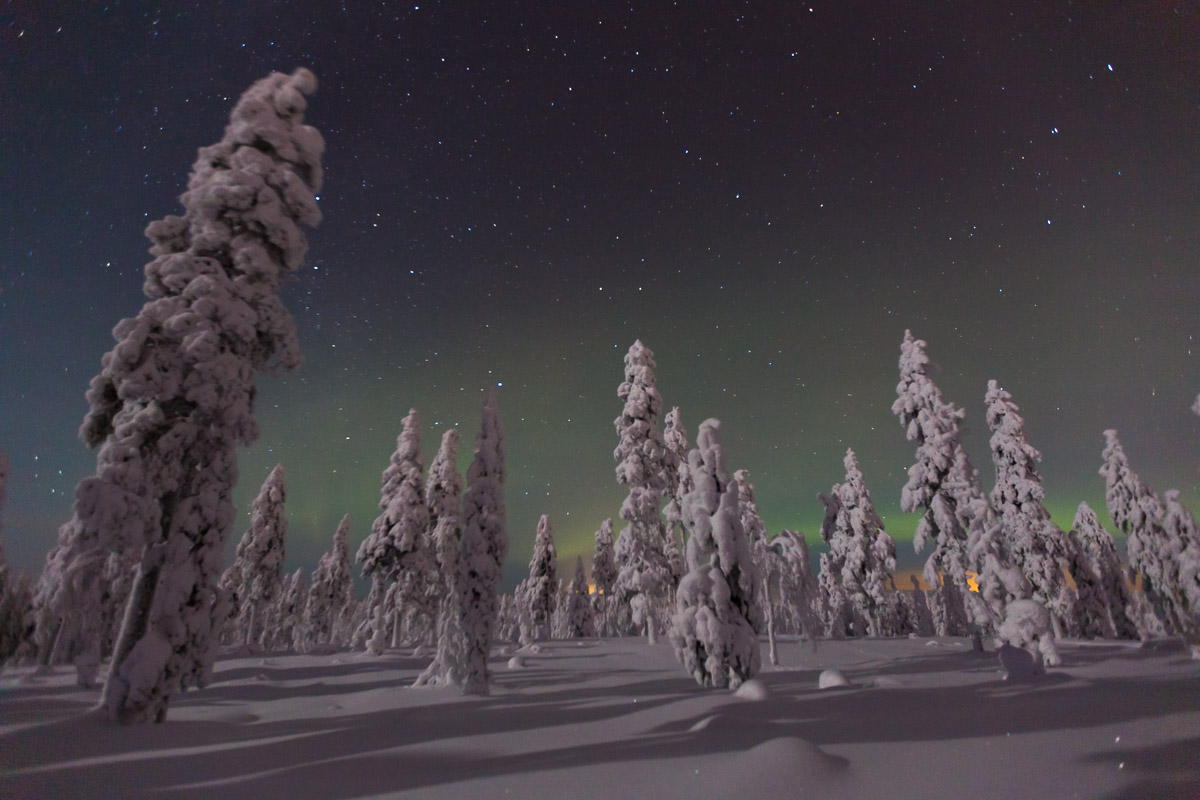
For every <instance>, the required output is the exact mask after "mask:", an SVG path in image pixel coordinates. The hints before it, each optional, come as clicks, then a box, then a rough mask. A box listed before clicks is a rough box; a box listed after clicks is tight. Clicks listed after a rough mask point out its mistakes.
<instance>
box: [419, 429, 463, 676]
mask: <svg viewBox="0 0 1200 800" xmlns="http://www.w3.org/2000/svg"><path fill="white" fill-rule="evenodd" d="M459 441H460V436H459V433H458V430H457V429H455V428H451V429H450V430H448V431H446V432H445V433H443V434H442V444H441V446H440V447H439V448H438V453H437V456H435V457H434V459H433V463H432V464H431V465H430V466H429V478H428V480H427V481H426V482H425V502H426V503H427V504H428V505H429V527H430V529H431V530H432V531H433V555H434V559H435V561H436V562H437V581H438V583H437V594H438V595H439V596H440V597H441V604H440V606H439V608H438V622H437V654H436V655H435V656H434V658H433V662H432V663H431V664H430V665H429V666H428V667H426V668H425V671H424V672H422V673H421V675H420V676H418V677H417V681H416V684H415V685H417V686H424V685H451V684H452V685H455V686H458V685H461V684H462V682H463V676H462V675H461V674H459V673H457V672H456V671H455V670H456V669H457V665H459V664H460V663H461V662H462V655H461V654H462V652H463V650H464V648H465V646H466V643H465V640H464V639H463V630H462V613H461V611H460V610H459V606H458V599H459V596H458V579H459V572H460V571H461V569H462V477H461V476H460V475H459V474H458V445H459Z"/></svg>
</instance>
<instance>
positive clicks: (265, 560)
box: [222, 464, 287, 646]
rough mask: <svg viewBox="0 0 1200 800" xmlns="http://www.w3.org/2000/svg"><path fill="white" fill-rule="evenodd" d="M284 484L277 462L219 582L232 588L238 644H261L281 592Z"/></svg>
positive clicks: (281, 466) (284, 538) (255, 501)
mask: <svg viewBox="0 0 1200 800" xmlns="http://www.w3.org/2000/svg"><path fill="white" fill-rule="evenodd" d="M286 501H287V487H286V485H285V482H284V474H283V465H282V464H276V465H275V468H274V469H273V470H271V474H270V475H268V476H267V479H266V480H265V481H263V485H262V489H260V490H259V492H258V496H257V497H256V498H254V505H253V507H252V511H251V512H250V528H249V529H248V530H247V531H246V532H245V533H244V534H242V539H241V541H239V542H238V546H237V556H236V557H235V558H234V560H233V563H232V564H230V565H229V568H228V570H227V573H228V576H229V577H228V578H227V579H225V578H223V580H222V584H223V585H228V586H231V587H233V590H234V592H236V595H237V602H238V615H237V619H236V621H235V623H234V625H235V628H234V630H235V631H236V641H237V643H239V644H245V645H250V644H254V645H259V646H261V645H262V644H263V642H262V639H263V634H264V633H265V632H266V631H265V629H264V622H266V620H265V619H264V618H265V617H266V615H267V614H268V613H269V610H270V608H271V606H272V605H273V604H274V603H276V602H278V600H279V594H280V592H281V591H283V558H284V545H285V541H286V539H287V516H286V515H285V513H284V505H285V503H286Z"/></svg>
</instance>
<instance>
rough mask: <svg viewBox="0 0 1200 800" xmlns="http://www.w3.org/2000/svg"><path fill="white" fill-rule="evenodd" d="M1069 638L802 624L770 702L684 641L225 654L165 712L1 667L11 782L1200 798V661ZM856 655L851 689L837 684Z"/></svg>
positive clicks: (249, 793) (227, 788)
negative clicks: (484, 659)
mask: <svg viewBox="0 0 1200 800" xmlns="http://www.w3.org/2000/svg"><path fill="white" fill-rule="evenodd" d="M1177 642H1178V640H1175V641H1161V642H1153V643H1151V644H1152V645H1158V646H1146V647H1142V646H1139V645H1137V644H1136V643H1128V644H1125V643H1122V644H1118V643H1090V642H1088V643H1084V642H1072V641H1066V642H1062V643H1060V649H1061V652H1062V656H1063V665H1062V666H1061V667H1058V668H1051V669H1049V670H1048V671H1047V674H1046V675H1044V676H1038V677H1034V678H1030V679H1028V680H1025V681H1020V682H1007V681H1004V680H1002V679H1001V675H1000V663H999V659H998V658H997V656H996V654H995V653H986V654H983V655H980V654H976V653H973V652H971V647H970V644H969V642H968V641H967V640H965V639H958V638H938V639H867V640H862V639H847V640H843V641H830V642H823V643H821V645H820V648H819V650H818V651H817V652H816V653H814V652H813V651H812V649H811V646H810V645H809V644H808V643H802V642H797V641H795V640H794V639H790V638H787V639H785V640H784V641H783V642H782V644H781V647H780V661H781V664H782V666H781V667H779V668H776V669H771V668H769V667H767V668H765V669H764V671H763V672H760V673H759V675H758V676H757V681H758V682H761V684H762V692H761V693H762V694H763V695H764V696H765V697H767V698H768V699H767V700H766V702H747V699H744V698H742V697H738V696H736V695H735V694H734V693H732V692H728V691H719V690H712V689H701V688H699V687H697V686H696V683H695V681H693V680H692V679H691V677H689V676H688V675H686V674H685V673H684V672H683V670H682V669H681V668H680V666H679V665H678V664H677V663H676V661H675V658H674V654H673V652H672V649H671V647H670V645H669V644H667V643H666V642H665V640H664V641H663V642H662V643H661V644H658V645H648V644H647V643H646V641H645V640H644V639H641V638H625V639H606V640H598V639H584V640H578V641H552V642H543V643H542V645H541V650H540V652H538V653H529V652H524V651H523V652H522V658H523V660H524V662H525V666H524V668H523V669H519V670H508V669H504V668H503V666H504V664H505V663H506V662H507V661H508V659H509V658H511V657H512V656H513V655H514V652H513V651H511V650H507V649H502V648H497V649H494V650H493V652H492V661H493V664H494V667H495V668H494V669H493V671H492V682H491V690H492V693H491V695H490V696H486V697H478V696H472V697H464V696H463V695H462V694H461V693H460V692H458V691H457V690H454V689H446V688H419V689H414V688H409V686H410V684H411V683H412V682H413V680H414V679H415V678H416V676H417V675H418V674H419V673H420V671H421V670H422V669H424V667H425V666H426V665H427V663H428V661H429V658H430V656H428V655H426V656H423V657H416V656H415V655H414V654H413V651H412V650H409V649H399V650H389V651H387V652H386V653H385V654H384V655H383V656H381V657H373V656H369V655H365V654H360V653H349V652H341V653H336V654H331V655H290V654H277V655H269V656H267V657H266V658H263V657H262V656H258V657H254V658H244V657H239V658H232V657H231V658H223V659H221V660H219V661H218V662H217V664H216V666H215V670H214V674H213V681H212V684H211V685H210V686H209V688H207V689H204V690H203V691H193V692H187V693H184V694H181V695H176V696H174V697H172V707H171V712H170V715H169V716H168V719H167V721H166V722H165V723H163V724H160V725H135V726H129V727H118V726H115V725H113V724H112V723H109V722H107V721H105V720H104V719H103V718H102V717H101V716H100V715H97V714H88V713H86V712H87V711H88V709H89V708H91V707H93V706H94V705H95V704H96V702H97V701H98V699H99V694H98V691H96V690H92V691H88V690H83V689H79V688H77V687H76V686H75V684H74V670H73V669H70V668H66V667H60V668H58V669H57V670H56V671H55V672H54V673H53V674H51V675H49V676H44V677H38V676H33V675H32V674H31V670H30V669H15V670H9V671H7V672H5V673H4V674H3V675H0V797H3V798H12V797H21V798H27V797H28V798H73V797H86V798H95V797H121V798H143V797H144V798H185V799H186V798H223V799H226V800H236V799H237V798H246V799H247V800H260V798H264V797H286V798H289V800H301V799H302V798H360V797H421V798H490V797H502V796H505V797H571V798H589V797H595V798H604V800H613V799H614V798H625V797H656V798H657V797H663V798H676V797H678V798H726V797H729V798H735V797H736V798H776V797H778V798H784V797H786V798H797V797H813V798H838V797H844V798H873V797H879V798H906V797H913V798H917V797H921V798H929V797H1004V798H1055V797H1082V798H1098V797H1129V798H1141V797H1169V798H1170V797H1178V798H1183V797H1197V796H1200V661H1194V660H1191V659H1190V658H1189V657H1188V655H1187V654H1186V653H1185V652H1183V650H1182V649H1181V648H1180V647H1179V645H1178V643H1177ZM827 669H837V670H840V671H841V672H842V673H843V674H844V675H845V676H846V678H847V679H848V680H849V682H850V683H851V684H852V685H851V686H849V687H844V688H840V689H837V690H826V691H822V690H820V689H819V688H818V686H817V683H818V675H819V674H820V673H821V672H822V671H823V670H827Z"/></svg>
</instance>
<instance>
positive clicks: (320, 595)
mask: <svg viewBox="0 0 1200 800" xmlns="http://www.w3.org/2000/svg"><path fill="white" fill-rule="evenodd" d="M349 538H350V515H349V514H346V515H345V516H343V517H342V521H341V522H340V523H338V526H337V530H336V531H334V533H333V545H332V547H331V548H330V549H329V551H328V552H326V553H324V554H322V556H321V560H320V561H318V562H317V568H316V569H315V570H313V575H312V585H311V586H309V588H308V601H307V602H306V603H305V606H304V622H303V625H302V628H301V632H300V649H301V650H302V651H303V652H306V653H311V652H313V651H315V650H318V649H320V648H323V647H330V646H337V645H338V644H340V642H338V641H337V640H336V638H335V637H334V626H335V625H336V623H337V620H338V617H339V616H340V615H341V614H342V612H343V611H344V610H345V608H346V607H347V606H348V605H349V604H350V601H351V593H352V591H353V580H352V578H351V576H350V544H349Z"/></svg>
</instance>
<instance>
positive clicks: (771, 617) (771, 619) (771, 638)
mask: <svg viewBox="0 0 1200 800" xmlns="http://www.w3.org/2000/svg"><path fill="white" fill-rule="evenodd" d="M763 595H764V596H766V598H767V603H766V609H767V646H768V649H767V652H768V654H769V658H770V659H771V666H772V667H778V666H779V648H778V647H776V645H775V609H774V608H773V607H772V604H771V579H770V578H767V579H766V580H764V581H763Z"/></svg>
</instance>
